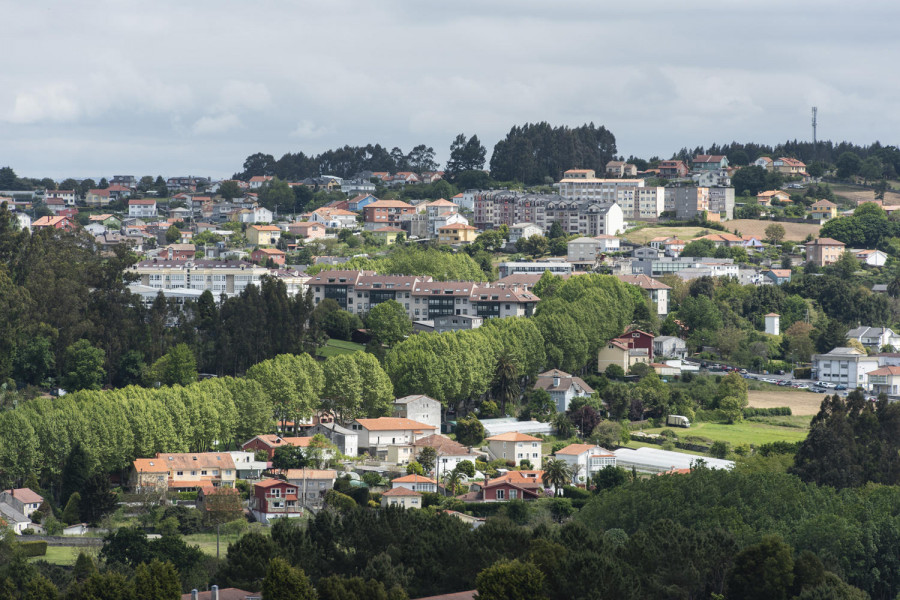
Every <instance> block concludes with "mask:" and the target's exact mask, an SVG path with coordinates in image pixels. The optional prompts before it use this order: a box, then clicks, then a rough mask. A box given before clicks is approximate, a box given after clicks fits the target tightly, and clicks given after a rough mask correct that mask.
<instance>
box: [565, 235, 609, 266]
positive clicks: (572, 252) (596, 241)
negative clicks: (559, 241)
mask: <svg viewBox="0 0 900 600" xmlns="http://www.w3.org/2000/svg"><path fill="white" fill-rule="evenodd" d="M619 244H620V240H619V238H617V237H615V236H613V235H597V236H594V237H579V238H575V239H574V240H569V242H568V243H567V244H566V260H567V261H568V262H570V263H574V264H583V265H590V266H593V265H595V264H596V263H597V261H598V260H599V259H600V258H601V257H602V255H603V254H605V253H607V252H617V251H618V250H619Z"/></svg>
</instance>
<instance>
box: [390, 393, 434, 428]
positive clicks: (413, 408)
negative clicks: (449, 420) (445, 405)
mask: <svg viewBox="0 0 900 600" xmlns="http://www.w3.org/2000/svg"><path fill="white" fill-rule="evenodd" d="M392 416H394V417H402V418H404V419H412V420H413V421H418V422H419V423H425V424H427V425H431V426H432V427H434V428H435V429H440V428H441V403H440V402H438V401H437V400H435V399H434V398H429V397H428V396H425V395H424V394H415V395H412V396H404V397H402V398H397V399H396V400H394V408H393V411H392Z"/></svg>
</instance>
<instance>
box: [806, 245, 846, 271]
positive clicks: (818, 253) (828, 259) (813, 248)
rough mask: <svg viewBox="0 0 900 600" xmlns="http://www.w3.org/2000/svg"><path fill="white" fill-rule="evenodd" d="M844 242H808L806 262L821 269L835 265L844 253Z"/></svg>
mask: <svg viewBox="0 0 900 600" xmlns="http://www.w3.org/2000/svg"><path fill="white" fill-rule="evenodd" d="M844 247H845V246H844V242H839V241H837V240H833V239H831V238H819V239H816V240H813V241H811V242H806V262H808V263H813V264H814V265H817V266H819V267H824V266H826V265H831V264H834V263H836V262H837V261H838V259H839V258H840V257H841V254H843V253H844Z"/></svg>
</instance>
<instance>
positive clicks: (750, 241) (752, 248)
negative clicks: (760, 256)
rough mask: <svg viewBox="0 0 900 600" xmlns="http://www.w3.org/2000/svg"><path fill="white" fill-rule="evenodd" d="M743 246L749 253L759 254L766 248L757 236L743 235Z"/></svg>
mask: <svg viewBox="0 0 900 600" xmlns="http://www.w3.org/2000/svg"><path fill="white" fill-rule="evenodd" d="M741 245H742V246H743V247H744V248H746V249H747V251H748V252H759V251H760V250H762V249H763V248H764V247H765V246H764V244H763V243H762V240H761V239H759V238H758V237H756V236H755V235H742V236H741Z"/></svg>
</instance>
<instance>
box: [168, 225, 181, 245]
mask: <svg viewBox="0 0 900 600" xmlns="http://www.w3.org/2000/svg"><path fill="white" fill-rule="evenodd" d="M180 240H181V230H179V229H178V228H177V227H175V226H174V225H169V228H168V229H166V243H168V244H174V243H176V242H178V241H180Z"/></svg>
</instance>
